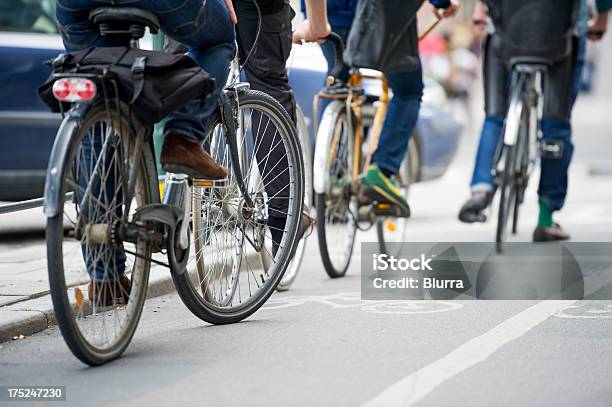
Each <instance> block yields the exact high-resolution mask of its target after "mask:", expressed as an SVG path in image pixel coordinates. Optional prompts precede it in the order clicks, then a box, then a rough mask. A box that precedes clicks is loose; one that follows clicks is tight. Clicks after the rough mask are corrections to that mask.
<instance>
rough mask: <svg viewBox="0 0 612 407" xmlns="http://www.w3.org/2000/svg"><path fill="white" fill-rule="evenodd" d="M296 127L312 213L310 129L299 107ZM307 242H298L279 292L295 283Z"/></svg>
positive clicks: (278, 286)
mask: <svg viewBox="0 0 612 407" xmlns="http://www.w3.org/2000/svg"><path fill="white" fill-rule="evenodd" d="M296 127H297V131H298V137H299V139H300V145H301V147H302V153H303V154H302V158H303V162H304V205H305V206H304V209H306V207H308V209H309V210H310V211H311V212H312V202H313V196H312V195H313V186H312V155H311V149H310V140H309V139H308V127H307V126H306V123H305V121H304V113H302V109H300V107H299V106H297V126H296ZM311 214H312V213H311ZM312 215H314V214H312ZM306 242H307V239H306V238H304V239H300V241H298V242H297V247H296V249H295V253H294V254H293V257H292V259H291V262H290V263H289V265H288V266H287V269H286V270H285V273H284V274H283V278H282V279H281V281H280V282H279V283H278V285H277V286H276V289H277V290H278V291H286V290H288V289H289V288H290V287H291V285H292V284H293V282H294V281H295V279H296V277H297V274H298V271H299V270H300V267H301V265H302V260H303V259H304V253H306ZM262 257H263V258H262V261H263V262H265V263H264V266H265V267H266V268H267V267H269V266H270V265H269V264H268V257H267V256H262Z"/></svg>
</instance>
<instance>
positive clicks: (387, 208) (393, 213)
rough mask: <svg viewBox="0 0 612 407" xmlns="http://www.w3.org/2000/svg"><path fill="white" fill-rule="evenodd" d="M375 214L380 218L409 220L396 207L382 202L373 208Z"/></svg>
mask: <svg viewBox="0 0 612 407" xmlns="http://www.w3.org/2000/svg"><path fill="white" fill-rule="evenodd" d="M373 211H374V214H375V215H376V216H378V217H392V218H407V217H408V216H406V214H405V213H404V212H403V211H402V210H401V209H400V208H399V207H398V206H396V205H392V204H390V203H386V202H380V203H377V204H376V205H374V206H373Z"/></svg>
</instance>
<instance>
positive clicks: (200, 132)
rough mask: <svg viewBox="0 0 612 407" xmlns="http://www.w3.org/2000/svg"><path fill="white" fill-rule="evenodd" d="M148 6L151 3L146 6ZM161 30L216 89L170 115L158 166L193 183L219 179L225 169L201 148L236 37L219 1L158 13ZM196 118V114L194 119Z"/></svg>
mask: <svg viewBox="0 0 612 407" xmlns="http://www.w3.org/2000/svg"><path fill="white" fill-rule="evenodd" d="M147 3H149V4H155V3H154V2H153V3H150V2H147ZM157 14H158V15H159V17H160V22H161V25H162V30H163V31H164V33H166V34H167V35H168V36H169V37H171V38H173V39H174V40H176V41H179V42H180V43H182V44H185V45H186V46H187V47H188V50H189V51H188V53H187V55H189V56H190V57H192V58H193V59H194V60H195V61H196V62H197V63H198V65H200V66H201V67H202V68H203V69H204V70H206V71H207V72H208V73H209V74H210V75H211V76H212V77H213V78H214V79H215V87H214V89H213V91H212V92H211V93H210V94H209V95H207V97H206V100H205V101H204V107H203V108H202V101H201V100H194V101H192V102H190V103H189V104H187V105H186V106H184V107H183V108H181V109H179V110H177V111H176V112H174V113H173V114H172V115H170V117H169V120H168V122H167V123H166V125H165V128H164V134H165V139H164V145H163V147H162V154H161V158H160V162H161V164H162V166H163V167H164V169H165V170H167V171H171V172H185V173H187V174H188V175H192V176H195V177H198V178H212V179H219V178H224V177H226V176H227V169H226V168H224V167H222V166H221V165H219V164H217V163H215V162H214V160H213V159H212V157H210V155H209V154H208V153H207V152H206V151H204V150H203V149H202V147H201V145H200V143H201V141H202V140H203V139H204V137H205V128H206V122H207V120H208V117H209V116H210V115H211V113H212V112H213V111H214V109H215V108H216V101H217V99H218V97H219V95H220V93H221V91H222V90H223V87H224V86H225V82H226V80H227V75H228V71H229V64H230V61H231V59H232V57H233V55H234V53H235V45H234V40H235V34H234V29H233V26H232V24H231V20H230V14H229V11H228V10H227V7H226V6H225V3H224V2H223V1H222V0H208V1H206V2H204V3H202V2H201V1H200V0H189V1H187V2H186V3H185V5H184V6H183V7H180V8H178V9H177V8H176V7H175V8H173V9H170V10H168V11H163V10H162V11H159V10H158V11H157ZM194 113H195V114H194Z"/></svg>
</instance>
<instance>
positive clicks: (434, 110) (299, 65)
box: [288, 44, 462, 182]
mask: <svg viewBox="0 0 612 407" xmlns="http://www.w3.org/2000/svg"><path fill="white" fill-rule="evenodd" d="M288 65H289V66H288V69H289V82H290V83H291V86H292V88H293V91H294V93H295V97H296V100H297V103H298V104H299V105H300V107H301V108H302V111H303V112H304V116H305V118H306V124H307V126H308V129H309V132H310V134H309V136H310V140H311V145H312V146H313V148H311V151H314V141H315V135H314V122H313V110H314V106H313V99H314V97H315V95H316V94H317V92H318V91H319V90H320V89H321V87H322V86H323V84H324V82H325V75H326V72H327V63H326V61H325V58H323V55H322V54H321V51H320V49H319V47H318V46H317V45H312V44H310V45H304V46H296V47H294V48H293V50H292V55H291V56H290V57H289V62H288ZM364 89H365V91H366V93H367V94H368V95H374V96H377V95H379V94H380V92H381V87H380V84H379V82H377V81H372V80H369V81H365V82H364ZM461 129H462V128H461V124H460V123H459V122H458V121H457V120H455V119H454V117H453V116H452V114H451V112H450V110H449V109H448V108H447V97H446V93H445V91H444V88H443V87H442V86H441V85H439V84H438V83H437V82H435V81H433V80H429V79H427V78H425V90H424V95H423V103H422V104H421V110H420V113H419V120H418V123H417V127H416V129H415V131H414V134H413V137H414V139H415V141H416V146H417V151H418V160H417V163H416V165H415V166H412V168H414V169H415V171H416V174H415V175H414V177H415V181H416V182H419V181H426V180H429V179H433V178H437V177H440V176H442V175H443V174H444V172H445V171H446V169H447V168H448V165H449V164H450V162H451V160H452V159H453V157H454V155H455V152H456V150H457V146H458V144H459V136H460V134H461Z"/></svg>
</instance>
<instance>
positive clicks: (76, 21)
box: [57, 0, 235, 281]
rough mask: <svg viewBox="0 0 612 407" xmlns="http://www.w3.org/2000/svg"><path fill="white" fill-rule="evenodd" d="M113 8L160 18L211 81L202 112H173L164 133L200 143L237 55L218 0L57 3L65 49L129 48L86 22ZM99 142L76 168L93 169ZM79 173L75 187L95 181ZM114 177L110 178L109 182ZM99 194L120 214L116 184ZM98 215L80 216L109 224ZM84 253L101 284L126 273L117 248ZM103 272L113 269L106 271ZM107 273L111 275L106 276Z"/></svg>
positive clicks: (87, 146)
mask: <svg viewBox="0 0 612 407" xmlns="http://www.w3.org/2000/svg"><path fill="white" fill-rule="evenodd" d="M111 5H116V6H126V7H137V8H141V9H145V10H149V11H152V12H154V13H155V14H156V15H157V16H158V17H159V18H160V23H161V26H162V29H163V30H164V32H165V33H166V34H167V35H169V36H171V37H172V38H174V39H176V40H177V41H180V42H182V43H184V44H186V45H187V46H188V47H189V55H190V56H191V57H192V58H194V59H195V60H196V61H197V62H198V64H199V65H200V66H201V67H202V68H203V69H205V70H206V71H208V72H209V73H210V74H211V76H212V77H213V78H215V80H216V87H215V90H214V91H213V92H212V93H211V94H210V95H208V97H207V100H206V101H205V109H202V110H201V111H198V109H199V107H200V105H201V101H193V102H192V103H191V104H188V105H187V106H185V107H184V108H182V109H180V110H179V111H177V112H175V113H173V114H172V115H171V116H170V118H169V120H168V122H167V124H166V128H165V132H166V133H174V134H180V135H183V136H185V137H188V138H191V139H195V140H202V139H203V138H204V128H205V124H206V120H207V119H208V117H209V116H210V114H211V113H212V111H213V110H214V108H215V106H216V100H217V97H218V96H219V94H220V92H221V90H222V89H223V86H224V85H225V81H226V79H227V74H228V71H229V63H230V60H231V58H232V56H233V54H234V51H235V47H234V38H235V35H234V29H233V26H232V24H231V22H230V18H229V12H228V10H227V8H226V6H225V4H224V2H223V1H222V0H207V1H206V2H203V1H202V0H186V1H185V2H184V3H182V5H181V6H180V7H176V4H174V2H172V1H167V0H113V1H110V0H58V1H57V19H58V22H59V26H60V32H61V34H62V38H63V40H64V45H65V47H66V50H68V51H75V50H81V49H86V48H92V47H105V46H107V47H108V46H126V45H128V44H127V42H123V41H121V42H118V40H114V39H110V38H108V37H101V36H100V34H99V32H98V30H97V29H96V27H95V26H93V25H92V24H91V23H90V22H89V18H88V16H89V12H90V11H91V10H92V9H94V8H97V7H104V6H111ZM196 112H197V114H195V113H196ZM103 142H104V140H103V135H102V134H101V133H94V136H93V140H90V139H86V140H85V141H84V142H83V145H82V148H81V150H82V158H81V159H80V160H79V167H83V168H93V167H94V163H92V162H89V161H91V157H92V156H91V155H90V153H89V152H90V151H91V150H92V148H93V149H94V150H95V152H96V153H99V152H100V150H101V148H102V144H103ZM92 144H93V145H92ZM96 155H97V154H96ZM109 161H111V160H109ZM109 165H110V164H109ZM101 171H102V172H103V173H107V174H109V173H111V172H112V171H114V169H113V168H110V167H106V168H103V169H101ZM79 174H80V175H79V180H78V182H79V184H81V185H85V184H86V183H87V182H88V181H89V180H90V179H91V178H92V176H93V175H92V173H91V171H89V173H88V172H87V171H84V172H80V173H79ZM113 178H114V177H112V176H111V177H109V179H113ZM103 190H104V192H101V191H100V187H99V186H97V187H96V186H94V188H93V189H92V190H91V193H92V194H93V195H94V196H97V197H98V200H99V201H101V202H109V203H110V202H112V201H113V198H115V199H116V201H115V203H114V207H115V208H118V209H117V210H120V207H121V200H122V194H121V191H117V190H116V185H114V184H108V182H106V183H105V185H104V189H103ZM77 198H78V197H77ZM109 206H112V205H109ZM90 209H91V208H90ZM99 212H103V211H98V210H89V211H86V212H85V213H83V216H84V217H85V220H86V222H87V223H104V222H106V221H108V220H107V219H103V217H105V216H106V215H105V214H103V213H99ZM82 251H83V256H84V258H85V260H86V264H87V271H88V273H89V274H90V276H94V275H95V278H96V279H97V280H99V281H101V280H103V279H104V278H106V279H108V280H113V279H115V278H116V277H117V276H119V275H120V274H122V273H123V272H124V271H125V253H123V251H122V250H120V249H111V248H108V247H104V248H92V247H86V246H82ZM107 267H108V268H111V269H112V270H107ZM94 270H95V273H94ZM109 272H110V274H107V273H109Z"/></svg>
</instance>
